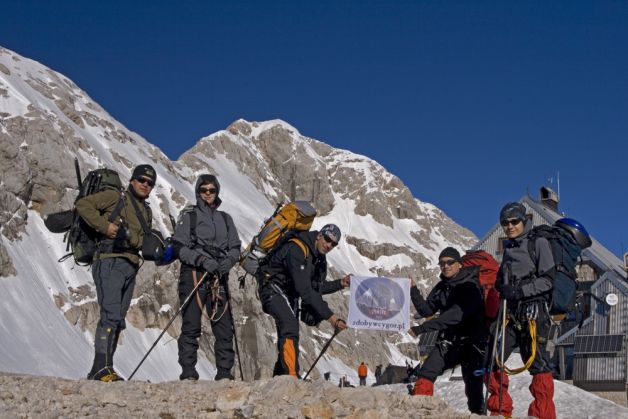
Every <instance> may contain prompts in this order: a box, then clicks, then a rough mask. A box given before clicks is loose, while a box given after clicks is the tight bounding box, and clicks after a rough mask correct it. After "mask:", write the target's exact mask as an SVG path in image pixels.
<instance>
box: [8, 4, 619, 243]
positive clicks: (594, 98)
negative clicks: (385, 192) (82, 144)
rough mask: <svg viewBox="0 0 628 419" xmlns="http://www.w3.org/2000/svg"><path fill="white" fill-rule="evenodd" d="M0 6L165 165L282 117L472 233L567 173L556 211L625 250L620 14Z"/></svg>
mask: <svg viewBox="0 0 628 419" xmlns="http://www.w3.org/2000/svg"><path fill="white" fill-rule="evenodd" d="M3 3H4V4H3V6H2V14H1V15H0V45H2V46H4V47H6V48H9V49H12V50H14V51H16V52H17V53H19V54H22V55H24V56H27V57H29V58H32V59H35V60H37V61H40V62H41V63H43V64H45V65H47V66H49V67H51V68H52V69H54V70H56V71H59V72H61V73H64V74H66V75H67V76H69V77H70V78H71V79H72V80H74V82H76V83H77V84H78V85H79V86H80V87H81V88H82V89H84V90H85V91H87V92H88V94H89V95H90V96H92V98H94V99H95V100H96V101H97V102H98V103H100V104H101V105H102V106H103V107H104V108H105V109H107V111H108V112H109V113H110V114H111V115H113V116H114V117H115V118H116V119H118V120H119V121H121V122H122V123H124V124H125V125H126V126H127V127H128V128H129V129H131V130H133V131H136V132H138V133H139V134H141V135H142V136H144V137H145V138H146V139H147V140H149V141H150V142H152V143H154V144H156V145H158V146H159V147H160V148H161V149H162V150H163V151H164V152H165V153H166V154H167V155H168V156H169V157H171V158H173V159H176V158H177V157H178V156H179V155H180V154H181V153H183V152H184V151H185V150H187V149H189V148H190V147H192V145H193V144H194V143H195V142H196V141H198V139H200V138H201V137H203V136H205V135H208V134H210V133H213V132H215V131H218V130H220V129H224V128H225V127H227V126H228V125H229V124H230V123H231V122H233V121H234V120H236V119H238V118H245V119H247V120H266V119H273V118H281V119H283V120H285V121H287V122H289V123H291V124H292V125H294V126H295V127H296V128H298V129H299V130H300V131H301V133H303V134H304V135H307V136H310V137H313V138H317V139H320V140H322V141H324V142H327V143H329V144H331V145H332V146H335V147H340V148H345V149H348V150H351V151H353V152H356V153H359V154H364V155H366V156H368V157H371V158H373V159H375V160H377V161H378V162H380V163H381V164H382V165H384V166H385V167H386V168H387V169H388V170H389V171H391V172H392V173H394V174H395V175H397V176H399V177H400V178H401V179H402V180H403V182H404V183H405V184H406V185H408V186H409V187H410V189H411V190H412V192H413V193H414V195H415V196H416V197H417V198H419V199H421V200H423V201H428V202H432V203H434V204H435V205H437V206H438V207H440V208H441V209H443V210H444V211H445V212H446V213H447V214H448V215H450V216H451V217H452V218H453V219H454V220H455V221H457V222H458V223H460V224H462V225H463V226H465V227H468V228H470V229H471V230H472V231H473V232H474V233H475V234H477V235H478V236H483V235H484V234H485V233H486V231H487V230H488V229H489V228H490V227H491V226H492V225H493V224H494V223H495V222H496V219H497V215H498V212H499V209H500V207H501V206H502V205H503V204H504V203H505V202H507V201H511V200H517V199H518V198H520V197H521V196H522V195H523V194H525V193H526V192H528V191H529V192H530V193H531V194H532V195H533V196H535V197H536V196H538V188H539V186H541V184H543V183H547V180H548V178H550V177H554V179H555V178H556V174H557V173H558V172H560V181H561V183H560V192H561V195H562V196H561V198H562V201H561V205H560V208H561V209H562V210H563V211H565V212H566V213H567V214H568V215H570V216H572V217H574V218H576V219H578V220H580V221H581V222H582V223H583V224H584V225H585V226H586V227H587V228H588V229H589V231H590V232H591V233H592V234H593V235H594V236H595V237H596V238H597V239H598V240H600V241H601V242H602V243H603V244H604V245H605V246H606V247H608V248H609V249H610V250H611V251H613V252H614V253H615V254H617V255H619V254H620V253H621V251H622V246H623V247H624V250H628V228H627V226H628V219H627V218H628V185H627V182H628V179H627V176H626V158H627V156H628V152H627V151H628V145H626V142H627V141H628V2H626V1H603V0H597V1H587V2H585V1H574V0H571V1H547V0H544V1H504V0H502V1H468V0H467V1H453V0H452V1H362V2H356V1H349V0H347V1H327V0H319V1H315V2H313V1H312V2H305V1H296V0H293V1H275V2H270V1H269V2H264V1H224V2H222V1H171V2H166V1H157V0H153V1H151V2H136V1H107V2H79V1H55V2H52V1H36V2H35V1H28V0H20V1H5V2H3ZM550 186H552V185H550ZM553 186H554V188H556V184H555V183H554V185H553ZM622 242H623V245H622Z"/></svg>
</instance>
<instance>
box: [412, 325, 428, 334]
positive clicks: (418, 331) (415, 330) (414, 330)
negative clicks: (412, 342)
mask: <svg viewBox="0 0 628 419" xmlns="http://www.w3.org/2000/svg"><path fill="white" fill-rule="evenodd" d="M410 330H411V331H412V334H413V335H414V336H419V335H420V334H421V333H425V328H424V327H423V325H419V326H412V327H411V328H410Z"/></svg>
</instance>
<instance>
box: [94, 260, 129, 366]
mask: <svg viewBox="0 0 628 419" xmlns="http://www.w3.org/2000/svg"><path fill="white" fill-rule="evenodd" d="M136 274H137V265H135V264H133V263H132V262H131V261H129V260H128V259H126V258H123V257H115V258H106V259H99V260H96V261H95V262H94V264H93V265H92V277H93V278H94V284H95V285H96V296H97V298H98V306H99V308H100V320H99V321H98V324H97V325H96V334H95V336H94V352H95V353H96V354H101V355H103V356H105V359H106V360H105V365H106V366H109V367H111V366H113V354H114V352H115V350H116V346H117V344H118V337H119V336H120V332H121V331H122V330H123V329H125V328H126V322H125V320H124V318H125V317H126V313H127V311H128V310H129V306H130V305H131V298H132V297H133V289H134V288H135V276H136ZM105 365H101V366H99V367H104V366H105Z"/></svg>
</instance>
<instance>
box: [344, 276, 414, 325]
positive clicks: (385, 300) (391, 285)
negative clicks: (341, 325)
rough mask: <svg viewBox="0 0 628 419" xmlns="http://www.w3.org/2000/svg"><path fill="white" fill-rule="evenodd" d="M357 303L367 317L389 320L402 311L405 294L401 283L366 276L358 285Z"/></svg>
mask: <svg viewBox="0 0 628 419" xmlns="http://www.w3.org/2000/svg"><path fill="white" fill-rule="evenodd" d="M355 303H356V305H357V307H358V309H359V310H360V312H361V313H362V314H363V315H365V316H366V317H368V318H370V319H373V320H388V319H391V318H393V317H395V316H396V315H397V314H399V312H401V309H402V308H403V306H404V303H405V296H404V292H403V289H402V288H401V287H400V286H399V284H397V283H396V282H394V281H391V280H390V279H388V278H366V279H365V280H364V281H362V282H361V283H360V285H359V286H358V289H357V292H356V295H355Z"/></svg>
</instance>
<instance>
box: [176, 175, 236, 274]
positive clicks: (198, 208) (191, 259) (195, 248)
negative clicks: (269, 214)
mask: <svg viewBox="0 0 628 419" xmlns="http://www.w3.org/2000/svg"><path fill="white" fill-rule="evenodd" d="M203 180H204V179H203V177H200V178H199V179H198V181H197V182H196V188H195V190H196V191H197V195H196V205H195V206H194V207H192V208H191V209H189V210H188V211H186V212H185V213H183V214H182V216H181V217H180V219H179V222H178V223H177V226H176V228H175V231H174V235H173V239H174V240H175V242H176V244H177V246H176V247H177V250H178V254H179V260H181V262H182V263H183V264H184V265H188V266H190V267H201V265H202V260H203V256H204V257H209V258H213V259H216V261H217V262H218V261H219V260H220V259H223V258H227V259H228V260H229V261H230V263H231V266H232V267H233V266H234V265H235V264H236V263H237V262H238V260H239V258H240V246H241V242H240V238H239V236H238V230H237V229H236V227H235V224H234V223H233V219H232V218H231V216H230V215H229V214H227V213H226V212H224V211H218V207H219V206H220V204H221V202H222V201H221V200H220V198H219V197H218V196H216V200H215V203H214V205H212V206H211V207H210V206H209V205H207V203H206V202H205V201H203V200H202V199H201V197H200V195H198V189H199V186H200V184H201V182H203ZM213 182H214V184H215V185H216V186H217V188H218V193H220V186H219V184H218V181H217V180H214V181H213ZM192 211H194V212H195V213H196V243H194V242H193V238H192V237H191V236H190V230H191V229H190V227H191V226H190V214H191V213H192ZM212 247H213V248H216V249H220V251H219V253H221V256H220V257H218V256H217V255H216V254H213V255H212V254H211V253H214V252H211V250H210V248H212Z"/></svg>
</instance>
